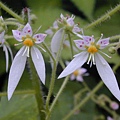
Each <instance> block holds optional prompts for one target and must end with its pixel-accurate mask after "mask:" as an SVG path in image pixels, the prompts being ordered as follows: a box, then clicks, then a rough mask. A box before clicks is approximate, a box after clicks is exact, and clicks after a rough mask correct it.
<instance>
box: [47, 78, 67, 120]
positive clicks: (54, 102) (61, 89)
mask: <svg viewBox="0 0 120 120" xmlns="http://www.w3.org/2000/svg"><path fill="white" fill-rule="evenodd" d="M68 80H69V76H67V77H66V78H65V80H64V82H63V84H62V86H61V87H60V89H59V91H58V93H57V95H56V97H55V99H54V101H53V102H52V105H51V106H50V110H49V113H48V114H47V117H46V119H45V120H49V118H50V115H51V113H52V110H53V108H54V107H55V104H56V102H57V100H58V99H59V97H60V95H61V93H62V92H63V90H64V88H65V86H66V84H67V82H68Z"/></svg>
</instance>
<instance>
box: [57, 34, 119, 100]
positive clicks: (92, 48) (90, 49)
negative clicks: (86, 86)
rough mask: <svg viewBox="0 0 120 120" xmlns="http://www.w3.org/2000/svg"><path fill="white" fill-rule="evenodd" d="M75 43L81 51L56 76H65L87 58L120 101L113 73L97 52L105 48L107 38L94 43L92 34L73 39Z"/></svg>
mask: <svg viewBox="0 0 120 120" xmlns="http://www.w3.org/2000/svg"><path fill="white" fill-rule="evenodd" d="M75 43H76V45H77V47H78V48H79V49H80V50H83V52H81V53H79V54H77V55H75V56H74V57H75V58H74V59H73V60H72V61H71V62H70V63H69V65H68V66H67V67H66V68H65V69H64V70H63V72H62V73H61V74H60V75H59V77H58V78H62V77H65V76H67V75H69V74H71V73H73V72H74V71H75V70H77V69H78V68H79V67H81V66H82V65H83V64H84V63H85V62H86V61H87V59H88V61H87V64H89V63H90V66H92V64H96V67H97V70H98V73H99V75H100V77H101V79H102V80H103V82H104V84H105V85H106V86H107V87H108V89H109V90H110V91H111V93H112V94H113V95H114V96H115V97H116V98H117V99H118V100H119V101H120V90H119V87H118V84H117V80H116V78H115V75H114V73H113V71H112V69H111V67H110V66H109V64H108V63H107V62H106V60H105V59H104V58H103V57H102V56H101V55H100V54H99V53H98V52H101V53H103V52H102V51H100V50H101V49H103V48H105V47H106V46H107V45H108V44H109V38H105V39H100V40H99V41H98V42H97V43H95V39H94V37H93V36H92V37H90V36H83V40H75ZM103 54H105V53H103ZM105 55H106V54H105ZM107 56H108V55H107ZM90 61H91V62H90Z"/></svg>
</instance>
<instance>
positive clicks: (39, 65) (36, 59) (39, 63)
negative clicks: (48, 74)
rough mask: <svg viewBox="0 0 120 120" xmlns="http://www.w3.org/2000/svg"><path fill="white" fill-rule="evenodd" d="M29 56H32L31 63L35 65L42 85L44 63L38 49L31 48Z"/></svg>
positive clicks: (43, 81) (43, 80)
mask: <svg viewBox="0 0 120 120" xmlns="http://www.w3.org/2000/svg"><path fill="white" fill-rule="evenodd" d="M31 56H32V61H33V63H34V65H35V68H36V71H37V73H38V76H39V77H40V79H41V81H42V83H43V84H45V63H44V59H43V57H42V54H41V52H40V51H39V50H38V48H35V47H32V48H31Z"/></svg>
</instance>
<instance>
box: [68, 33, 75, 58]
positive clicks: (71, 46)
mask: <svg viewBox="0 0 120 120" xmlns="http://www.w3.org/2000/svg"><path fill="white" fill-rule="evenodd" d="M67 34H68V39H69V42H70V49H71V54H72V58H73V55H74V53H73V44H72V40H71V37H70V33H69V32H67Z"/></svg>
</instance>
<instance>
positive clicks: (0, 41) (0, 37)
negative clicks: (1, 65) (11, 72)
mask: <svg viewBox="0 0 120 120" xmlns="http://www.w3.org/2000/svg"><path fill="white" fill-rule="evenodd" d="M4 34H5V31H3V32H1V33H0V47H3V51H4V52H5V58H6V72H7V71H8V66H9V65H8V63H9V54H8V52H9V53H10V56H11V60H13V54H12V50H11V48H10V46H9V45H8V43H7V42H6V41H5V39H4Z"/></svg>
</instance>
